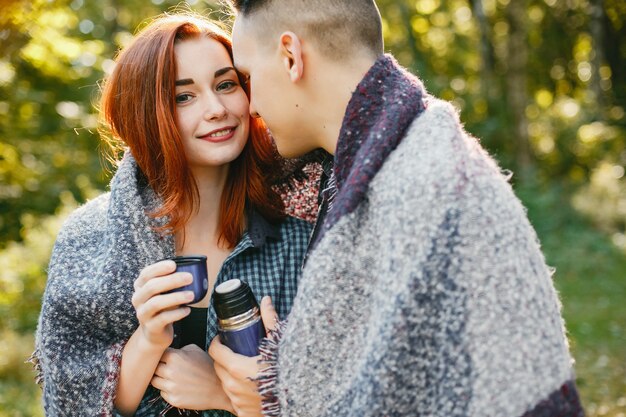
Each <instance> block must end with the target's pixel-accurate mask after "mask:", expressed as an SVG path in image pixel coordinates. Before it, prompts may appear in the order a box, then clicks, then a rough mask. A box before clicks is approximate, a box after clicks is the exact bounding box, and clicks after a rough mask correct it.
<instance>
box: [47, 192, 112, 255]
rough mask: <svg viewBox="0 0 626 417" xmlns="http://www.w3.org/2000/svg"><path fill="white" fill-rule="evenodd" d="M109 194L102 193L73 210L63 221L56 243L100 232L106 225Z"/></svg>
mask: <svg viewBox="0 0 626 417" xmlns="http://www.w3.org/2000/svg"><path fill="white" fill-rule="evenodd" d="M110 196H111V193H109V192H107V193H103V194H101V195H99V196H98V197H96V198H94V199H93V200H89V201H87V202H86V203H85V204H83V205H82V206H80V207H78V208H77V209H76V210H74V211H73V212H72V213H71V214H70V215H69V216H68V217H67V219H66V220H65V222H64V223H63V226H62V227H61V230H60V232H59V234H58V236H57V243H61V242H63V241H65V240H67V239H72V240H74V239H76V238H77V237H80V236H85V235H92V234H94V233H98V232H101V231H102V230H103V228H104V227H105V224H106V215H107V211H108V208H109V201H110Z"/></svg>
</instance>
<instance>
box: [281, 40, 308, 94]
mask: <svg viewBox="0 0 626 417" xmlns="http://www.w3.org/2000/svg"><path fill="white" fill-rule="evenodd" d="M279 51H280V54H281V58H282V60H283V64H284V65H283V67H284V68H285V70H286V71H287V73H288V74H289V78H290V79H291V81H292V82H297V81H298V80H300V79H301V78H302V74H303V73H304V62H303V60H302V45H301V43H300V38H298V35H296V34H295V33H293V32H283V33H282V34H281V35H280V45H279Z"/></svg>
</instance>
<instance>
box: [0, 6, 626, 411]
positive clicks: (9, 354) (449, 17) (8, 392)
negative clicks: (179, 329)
mask: <svg viewBox="0 0 626 417" xmlns="http://www.w3.org/2000/svg"><path fill="white" fill-rule="evenodd" d="M216 3H217V2H210V1H190V2H188V3H187V6H185V7H189V8H192V9H194V10H197V11H200V12H203V13H207V14H211V15H212V16H214V17H215V18H216V19H221V20H224V21H228V17H227V16H226V15H225V14H224V13H223V9H221V8H220V6H219V5H218V4H216ZM378 4H379V6H380V9H381V14H382V15H383V19H384V32H385V42H386V49H387V50H388V51H390V52H392V53H393V54H395V55H396V56H397V57H398V59H399V61H400V62H401V63H402V64H403V65H405V66H406V67H408V68H410V69H411V70H412V71H413V72H415V73H416V74H418V75H419V76H420V77H421V78H422V80H423V81H424V84H425V85H426V87H427V89H428V90H429V91H430V92H431V93H433V94H435V95H437V96H439V97H442V98H444V99H446V100H449V101H451V102H452V103H454V104H455V106H456V107H458V108H459V109H460V110H461V111H462V113H461V114H462V120H463V122H464V123H465V126H466V128H467V130H468V131H469V132H471V133H472V134H473V135H475V136H476V137H478V138H480V140H481V142H482V144H483V145H484V146H485V147H486V148H487V149H488V150H489V151H490V152H491V153H492V154H493V155H494V156H495V157H496V158H497V159H498V161H499V162H500V164H501V165H502V167H503V168H505V169H508V170H511V171H512V172H513V177H512V183H513V184H514V186H515V189H516V192H517V193H518V195H519V196H520V198H522V200H523V202H524V204H525V205H526V206H527V207H528V214H529V217H530V218H531V221H532V222H533V224H534V226H535V228H536V229H537V232H538V234H539V238H540V240H541V243H542V246H543V249H544V252H545V254H546V258H547V261H548V263H549V264H550V265H551V266H554V268H555V274H554V280H555V284H556V286H557V288H558V290H559V292H560V294H561V298H562V302H563V312H564V317H565V320H566V323H567V327H568V331H569V338H570V343H571V348H572V351H573V353H574V357H575V359H576V364H575V366H576V372H577V383H578V386H579V388H580V392H581V395H582V400H583V403H584V405H585V407H586V410H587V414H588V415H589V416H612V417H618V416H621V417H626V179H625V177H624V166H625V165H626V150H625V143H626V115H625V108H626V27H625V24H626V2H625V1H624V0H604V1H602V0H472V1H468V0H448V1H443V0H417V1H415V0H379V1H378ZM176 5H177V3H175V2H170V1H163V0H153V1H152V2H149V1H146V0H100V1H84V0H73V1H67V0H63V1H44V0H34V1H25V0H0V209H1V212H0V214H1V215H0V417H4V416H6V417H8V416H11V417H18V416H42V415H43V412H42V411H41V406H40V396H39V388H38V387H37V386H36V385H35V384H34V382H33V376H34V374H33V373H32V372H31V370H30V367H29V366H28V365H26V364H24V363H23V362H24V360H25V359H26V358H27V357H28V356H29V355H30V352H31V351H32V349H33V331H34V329H35V326H36V321H37V316H38V313H39V308H40V300H41V295H42V292H43V288H44V286H45V280H46V273H45V268H46V265H47V262H48V258H49V255H50V250H51V247H52V244H53V243H54V237H55V235H56V233H57V231H58V229H59V227H60V225H61V224H62V221H63V219H64V217H65V216H66V215H67V214H68V212H69V211H71V210H72V209H73V208H75V207H76V206H77V205H78V204H81V203H82V202H84V201H85V200H86V199H89V198H93V197H94V196H96V195H98V194H99V193H101V192H103V190H106V186H107V183H108V180H109V179H110V176H111V171H110V169H108V168H109V167H108V166H107V165H106V163H105V162H104V161H103V159H102V156H101V147H100V145H99V139H98V133H97V129H98V119H97V115H96V114H97V111H96V109H95V105H96V103H97V98H98V83H99V81H100V80H102V78H103V77H104V76H105V75H106V74H107V73H109V72H110V71H111V70H112V68H113V67H114V62H113V59H114V57H115V53H116V51H117V50H118V48H119V47H120V46H123V45H125V44H126V43H127V42H128V41H129V39H131V37H132V34H133V33H134V32H135V31H136V28H137V27H138V26H139V24H140V23H141V22H142V21H145V19H146V18H149V17H151V16H154V15H156V14H158V13H160V12H163V11H166V10H171V7H172V6H176ZM179 6H180V5H179ZM346 53H350V45H346ZM502 278H503V279H506V277H502ZM511 348H512V349H514V346H512V347H511Z"/></svg>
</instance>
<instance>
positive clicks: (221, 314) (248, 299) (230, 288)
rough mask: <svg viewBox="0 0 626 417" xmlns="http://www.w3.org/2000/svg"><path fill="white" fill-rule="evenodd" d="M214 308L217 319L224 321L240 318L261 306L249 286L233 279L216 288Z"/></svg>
mask: <svg viewBox="0 0 626 417" xmlns="http://www.w3.org/2000/svg"><path fill="white" fill-rule="evenodd" d="M213 307H214V308H215V313H216V314H217V317H218V318H219V319H221V320H224V319H229V318H231V317H235V316H239V315H241V314H244V313H246V312H248V311H250V310H253V309H254V308H257V309H258V308H259V304H258V303H257V301H256V299H255V298H254V294H253V293H252V290H251V289H250V286H248V284H246V283H245V282H243V281H241V280H238V279H231V280H228V281H226V282H223V283H221V284H220V285H218V286H217V287H216V288H215V294H214V295H213Z"/></svg>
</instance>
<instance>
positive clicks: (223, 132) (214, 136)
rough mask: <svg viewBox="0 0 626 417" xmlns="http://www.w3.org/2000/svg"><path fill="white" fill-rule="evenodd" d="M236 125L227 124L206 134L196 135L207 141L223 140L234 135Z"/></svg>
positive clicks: (217, 141)
mask: <svg viewBox="0 0 626 417" xmlns="http://www.w3.org/2000/svg"><path fill="white" fill-rule="evenodd" d="M236 128H237V127H236V126H227V127H222V128H219V129H215V130H214V131H212V132H209V133H207V134H206V135H202V136H198V139H202V140H206V141H207V142H213V143H219V142H225V141H227V140H229V139H230V138H232V137H233V136H234V135H235V129H236Z"/></svg>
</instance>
